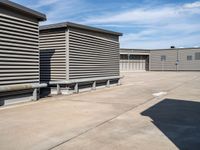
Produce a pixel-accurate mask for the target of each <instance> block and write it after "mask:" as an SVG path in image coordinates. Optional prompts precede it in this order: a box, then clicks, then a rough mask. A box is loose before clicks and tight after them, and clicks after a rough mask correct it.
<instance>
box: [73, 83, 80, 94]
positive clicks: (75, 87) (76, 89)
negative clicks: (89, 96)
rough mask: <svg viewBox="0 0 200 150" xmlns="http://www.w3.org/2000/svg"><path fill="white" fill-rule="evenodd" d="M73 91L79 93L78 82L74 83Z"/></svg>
mask: <svg viewBox="0 0 200 150" xmlns="http://www.w3.org/2000/svg"><path fill="white" fill-rule="evenodd" d="M74 92H75V93H77V94H78V93H79V88H78V83H76V84H75V86H74Z"/></svg>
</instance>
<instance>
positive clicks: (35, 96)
mask: <svg viewBox="0 0 200 150" xmlns="http://www.w3.org/2000/svg"><path fill="white" fill-rule="evenodd" d="M32 100H33V101H37V100H38V90H37V88H35V89H33V97H32Z"/></svg>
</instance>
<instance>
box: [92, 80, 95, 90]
mask: <svg viewBox="0 0 200 150" xmlns="http://www.w3.org/2000/svg"><path fill="white" fill-rule="evenodd" d="M92 90H96V81H94V82H93V84H92Z"/></svg>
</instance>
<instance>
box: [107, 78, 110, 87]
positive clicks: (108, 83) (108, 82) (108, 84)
mask: <svg viewBox="0 0 200 150" xmlns="http://www.w3.org/2000/svg"><path fill="white" fill-rule="evenodd" d="M106 87H108V88H109V87H110V80H107V83H106Z"/></svg>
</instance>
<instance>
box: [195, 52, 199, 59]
mask: <svg viewBox="0 0 200 150" xmlns="http://www.w3.org/2000/svg"><path fill="white" fill-rule="evenodd" d="M195 60H200V52H198V53H195Z"/></svg>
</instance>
